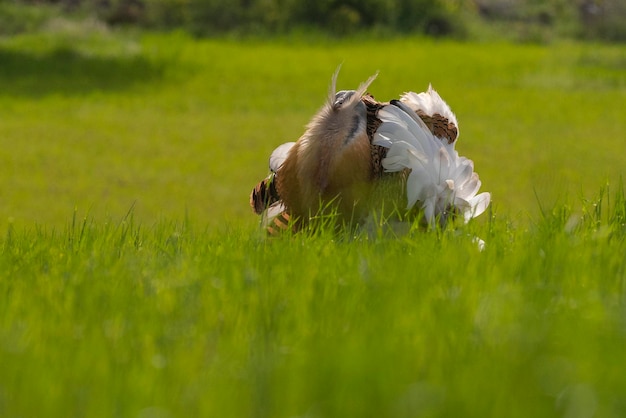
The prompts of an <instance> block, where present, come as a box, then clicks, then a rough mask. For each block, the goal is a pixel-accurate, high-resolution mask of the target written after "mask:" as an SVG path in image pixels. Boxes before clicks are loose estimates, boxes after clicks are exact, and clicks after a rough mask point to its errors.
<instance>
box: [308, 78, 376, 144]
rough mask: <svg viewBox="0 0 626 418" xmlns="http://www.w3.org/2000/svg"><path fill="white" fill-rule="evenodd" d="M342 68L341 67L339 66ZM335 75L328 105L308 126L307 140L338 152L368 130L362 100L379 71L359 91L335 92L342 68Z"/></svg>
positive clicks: (365, 111) (365, 110)
mask: <svg viewBox="0 0 626 418" xmlns="http://www.w3.org/2000/svg"><path fill="white" fill-rule="evenodd" d="M340 68H341V67H340ZM340 68H338V69H337V71H335V74H333V78H332V81H331V85H330V88H329V92H328V99H327V102H326V103H325V105H324V106H323V107H322V108H321V109H320V110H319V112H318V113H317V114H316V115H315V117H314V118H313V119H312V120H311V122H310V123H309V124H308V126H307V133H308V135H307V136H308V137H309V138H308V139H309V141H311V143H313V142H317V143H318V145H320V146H323V147H328V148H329V149H332V150H333V151H335V152H338V151H340V150H342V149H343V148H345V147H348V146H349V145H350V144H351V143H352V142H353V141H354V139H355V138H357V137H359V136H362V135H363V134H364V133H365V129H366V125H367V109H366V107H365V104H364V103H363V102H362V101H361V97H363V95H364V94H365V92H366V90H367V88H368V87H369V85H370V84H371V83H372V82H373V81H374V79H376V76H377V75H378V73H376V74H374V75H373V76H371V77H370V78H369V79H368V80H367V81H365V82H364V83H362V84H361V85H360V86H359V88H358V89H357V90H341V91H338V92H336V85H337V76H338V75H339V69H340Z"/></svg>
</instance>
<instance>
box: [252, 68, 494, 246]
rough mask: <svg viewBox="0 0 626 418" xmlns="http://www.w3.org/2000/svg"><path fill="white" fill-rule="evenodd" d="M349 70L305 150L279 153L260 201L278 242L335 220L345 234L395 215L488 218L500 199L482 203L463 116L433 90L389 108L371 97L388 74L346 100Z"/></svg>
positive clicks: (259, 191) (255, 203)
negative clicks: (283, 235)
mask: <svg viewBox="0 0 626 418" xmlns="http://www.w3.org/2000/svg"><path fill="white" fill-rule="evenodd" d="M339 69H340V67H339V68H338V69H337V70H336V71H335V73H334V74H333V76H332V79H331V85H330V88H329V93H328V97H327V100H326V103H325V104H324V105H323V106H322V107H321V108H320V109H319V110H318V112H317V113H316V114H315V115H314V116H313V118H312V119H311V121H310V122H309V123H308V124H307V126H306V129H305V132H304V133H303V134H302V136H301V137H300V138H299V139H298V140H297V141H295V142H287V143H284V144H282V145H280V146H278V147H277V148H276V149H275V150H274V151H273V152H272V154H271V156H270V161H269V166H270V167H269V168H270V174H269V176H268V177H267V178H265V179H264V180H262V181H261V182H260V183H258V184H257V186H256V187H255V188H254V189H253V191H252V193H251V196H250V204H251V205H252V207H253V209H254V211H255V213H257V214H260V215H262V219H263V225H265V226H266V227H267V230H268V232H269V233H270V234H275V233H278V232H279V231H281V230H286V229H290V228H291V229H293V230H299V229H301V228H302V227H303V226H305V225H308V224H309V223H310V220H311V219H314V218H315V217H316V216H317V215H319V214H320V213H327V212H328V211H329V210H330V211H331V212H332V213H335V214H336V215H337V217H338V220H339V221H340V222H341V223H343V224H346V223H348V224H359V223H362V222H363V221H364V219H366V218H367V217H368V216H371V215H372V213H373V212H374V211H375V210H380V208H381V207H387V208H391V211H390V213H394V214H395V216H398V217H399V218H400V219H401V220H402V221H411V220H414V219H415V218H416V217H417V218H419V219H420V222H422V223H423V224H424V225H426V226H429V227H432V226H435V225H436V224H437V223H438V224H440V225H445V224H446V223H447V222H448V221H449V220H450V219H454V218H456V217H457V215H462V217H463V220H464V221H465V222H468V221H469V220H470V219H472V218H474V217H476V216H478V215H480V214H481V213H483V212H484V211H485V210H486V208H487V207H488V205H489V203H490V199H491V195H490V194H489V193H486V192H485V193H481V194H477V192H478V190H479V188H480V186H481V182H480V180H479V177H478V174H477V173H475V172H474V164H473V162H472V160H469V159H468V158H466V157H462V156H459V155H458V152H457V151H456V150H455V145H456V142H457V139H458V137H459V129H458V122H457V118H456V115H455V114H454V113H453V112H452V110H451V109H450V107H449V106H448V104H447V103H446V102H445V101H444V100H443V99H442V98H441V96H440V95H439V94H438V93H437V91H436V90H435V89H434V88H433V87H432V85H429V87H428V89H427V91H426V92H422V93H415V92H412V91H409V92H406V93H404V94H402V95H401V96H400V99H394V100H391V101H388V102H380V101H378V100H376V99H375V98H374V96H373V95H371V94H370V93H369V92H367V88H368V87H369V86H370V85H371V83H372V82H373V81H374V80H375V79H376V77H377V75H378V73H375V74H374V75H373V76H371V77H370V78H369V79H368V80H366V81H365V82H364V83H361V85H360V86H359V87H358V88H357V89H356V90H341V91H339V92H336V83H337V77H338V74H339ZM403 200H404V201H405V202H406V204H402V203H400V202H402V201H403Z"/></svg>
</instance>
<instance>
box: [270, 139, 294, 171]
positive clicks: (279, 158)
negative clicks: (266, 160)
mask: <svg viewBox="0 0 626 418" xmlns="http://www.w3.org/2000/svg"><path fill="white" fill-rule="evenodd" d="M295 144H296V143H295V142H286V143H284V144H282V145H279V146H278V147H277V148H276V149H275V150H274V151H273V152H272V155H270V170H272V172H273V173H276V172H278V169H279V168H280V166H281V165H283V163H284V162H285V159H286V158H287V155H288V154H289V150H290V149H291V148H292V147H293V146H294V145H295Z"/></svg>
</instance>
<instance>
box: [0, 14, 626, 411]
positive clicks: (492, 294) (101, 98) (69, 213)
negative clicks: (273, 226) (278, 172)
mask: <svg viewBox="0 0 626 418" xmlns="http://www.w3.org/2000/svg"><path fill="white" fill-rule="evenodd" d="M73 25H76V23H71V22H70V23H68V22H63V21H60V22H57V26H53V27H47V29H45V30H43V32H39V33H35V34H30V35H20V36H15V37H12V38H2V39H0V62H1V65H0V114H1V115H2V120H1V122H0V231H6V232H4V233H3V234H2V238H0V416H3V417H4V416H7V417H21V416H42V415H45V416H49V417H55V416H59V417H60V416H89V417H93V416H102V417H110V416H122V417H126V416H130V417H136V416H138V417H169V416H171V417H178V416H180V417H184V416H211V417H242V416H255V417H296V416H307V417H365V416H372V417H412V416H433V417H435V416H437V417H439V416H450V417H457V416H466V417H467V416H470V417H486V416H491V417H501V416H513V417H528V416H545V417H550V416H560V415H562V416H568V417H589V416H592V414H593V413H595V416H602V417H618V416H623V415H624V414H626V396H625V395H624V393H625V391H624V388H625V387H626V377H624V376H625V375H624V373H623V372H622V370H621V368H620V365H621V364H622V362H623V360H622V359H623V347H624V345H625V343H626V331H625V330H626V327H625V325H626V323H625V321H624V318H625V312H626V311H625V310H624V296H625V294H626V285H625V280H626V267H625V266H626V258H625V255H624V254H626V243H625V234H626V226H625V224H626V200H625V198H624V194H623V186H621V184H620V182H619V179H620V177H621V176H622V175H623V173H624V171H623V162H624V159H623V150H624V149H625V148H624V146H625V136H624V134H623V132H624V131H625V129H624V128H626V126H625V124H626V119H624V117H623V103H624V99H625V98H626V71H625V70H626V62H625V61H624V58H623V56H624V48H623V47H621V46H604V45H592V44H570V43H563V44H559V45H552V46H529V45H511V44H494V43H486V44H478V43H458V42H453V41H432V40H425V39H419V38H407V39H384V40H375V39H367V40H363V41H357V40H343V41H339V42H335V41H332V40H329V39H313V40H312V39H307V38H306V37H303V38H298V39H288V38H282V39H273V40H256V39H252V40H224V39H222V40H192V39H189V38H188V37H186V36H184V35H181V34H170V35H151V34H136V35H134V36H133V35H132V34H131V35H129V34H127V33H117V32H111V31H109V30H107V29H105V28H102V27H99V26H98V25H96V24H95V23H93V22H91V23H90V22H86V23H85V22H83V23H80V24H78V25H79V26H73ZM81 25H82V26H81ZM341 62H343V69H342V73H341V75H340V77H339V87H340V88H354V87H355V86H357V85H358V83H359V82H361V81H363V80H365V79H366V78H367V77H368V76H369V75H371V74H372V73H373V72H375V71H376V70H380V75H379V78H378V79H377V80H376V82H375V83H374V84H373V85H372V88H371V91H372V93H373V94H374V95H375V96H376V97H378V98H381V99H389V98H392V97H396V96H397V95H398V94H399V93H401V92H403V91H405V90H409V89H411V90H418V91H419V90H422V89H424V88H426V87H427V85H428V83H429V82H432V83H433V85H434V86H435V87H436V88H437V89H438V90H439V92H440V93H441V94H442V95H443V97H444V98H445V99H446V100H447V101H448V103H449V104H450V105H451V106H452V108H453V110H454V111H455V112H456V114H457V116H458V118H459V121H460V131H461V136H460V140H459V145H458V149H459V151H460V153H461V154H464V155H467V156H468V157H470V158H472V159H473V160H474V161H475V164H476V170H477V171H478V173H480V175H481V179H482V181H483V190H487V191H491V192H492V194H493V202H494V205H493V209H492V211H491V212H490V213H486V214H484V215H482V216H481V217H480V218H479V219H477V220H476V222H472V223H470V224H469V225H467V226H462V227H459V228H456V229H449V230H445V231H431V232H428V233H426V232H424V231H413V232H411V233H409V234H407V235H402V236H398V237H393V236H387V235H385V234H382V233H381V234H377V233H376V231H373V233H371V234H367V233H365V232H362V231H361V232H356V233H354V234H349V233H340V234H338V235H337V234H334V233H329V232H327V231H322V232H321V233H319V234H315V235H308V234H300V235H295V236H286V237H282V238H279V239H267V238H266V237H264V236H263V234H262V233H261V231H260V230H259V228H258V227H257V222H258V220H257V218H256V217H255V216H254V215H253V214H252V212H251V210H250V209H249V208H248V202H247V201H248V193H249V191H250V189H251V188H252V187H253V186H254V184H255V183H256V182H257V181H258V180H259V179H261V178H262V177H263V176H264V175H265V174H266V170H267V156H268V155H269V153H270V152H271V150H272V149H273V148H274V147H275V146H276V145H278V144H280V143H282V142H284V141H287V140H294V139H296V138H297V137H298V136H299V135H300V134H301V132H302V130H303V126H304V124H306V122H307V121H308V119H309V118H310V116H311V115H312V114H313V113H314V112H315V111H316V110H317V108H318V107H319V106H320V105H321V104H322V103H323V100H324V97H325V94H326V89H327V86H328V83H329V80H330V76H331V74H332V72H333V71H334V69H335V68H336V66H337V65H338V64H339V63H341ZM606 184H609V186H606V187H605V186H604V185H606ZM599 189H600V190H601V191H600V193H599V194H598V190H599ZM129 208H131V209H130V210H129ZM474 237H480V238H482V239H484V240H485V241H486V247H485V249H484V251H479V249H478V246H477V244H476V242H475V240H474Z"/></svg>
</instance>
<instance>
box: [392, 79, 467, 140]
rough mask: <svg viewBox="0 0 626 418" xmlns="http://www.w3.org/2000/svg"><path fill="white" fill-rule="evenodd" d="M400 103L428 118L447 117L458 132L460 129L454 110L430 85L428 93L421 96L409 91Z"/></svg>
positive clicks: (401, 98)
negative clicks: (437, 115)
mask: <svg viewBox="0 0 626 418" xmlns="http://www.w3.org/2000/svg"><path fill="white" fill-rule="evenodd" d="M400 101H401V102H402V103H404V104H406V105H407V106H408V107H409V108H411V110H413V111H414V112H417V111H418V110H421V111H422V112H424V113H426V114H427V115H428V116H432V115H434V114H435V113H439V114H440V115H441V116H445V117H446V118H447V119H448V120H449V121H450V122H452V123H454V125H455V126H456V128H457V130H458V129H459V124H458V122H457V121H456V116H455V115H454V113H453V112H452V109H450V106H448V104H447V103H446V102H445V101H444V100H443V99H442V98H441V96H440V95H439V93H437V91H436V90H435V89H434V88H433V86H432V85H430V84H429V85H428V91H426V92H423V93H419V94H418V93H415V92H412V91H409V92H407V93H404V94H403V95H402V97H400Z"/></svg>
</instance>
